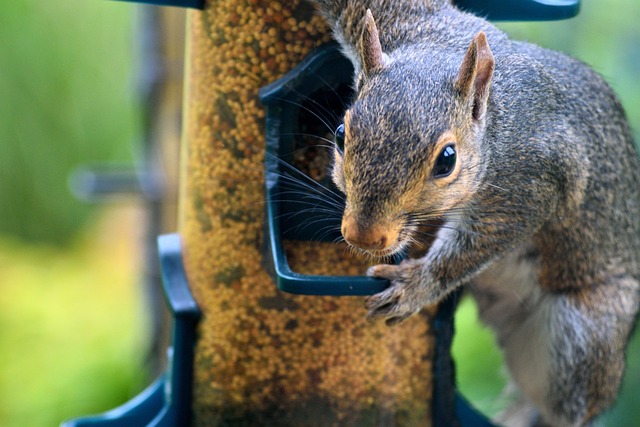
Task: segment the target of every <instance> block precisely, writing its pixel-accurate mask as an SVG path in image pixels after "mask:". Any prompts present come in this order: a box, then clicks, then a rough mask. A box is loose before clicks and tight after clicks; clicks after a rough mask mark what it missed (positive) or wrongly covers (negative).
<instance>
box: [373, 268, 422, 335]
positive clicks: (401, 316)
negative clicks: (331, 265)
mask: <svg viewBox="0 0 640 427" xmlns="http://www.w3.org/2000/svg"><path fill="white" fill-rule="evenodd" d="M421 271H422V268H421V265H420V263H419V262H416V261H403V262H402V264H400V265H387V264H382V265H376V266H374V267H371V268H369V270H368V271H367V275H368V276H373V277H380V278H383V279H387V280H389V281H390V282H391V286H389V287H388V288H387V289H385V290H384V291H382V292H380V293H377V294H375V295H372V296H370V297H367V299H366V300H365V305H366V307H367V309H368V310H369V312H368V313H367V319H369V320H374V319H385V321H386V323H387V325H389V326H392V325H396V324H398V323H400V322H403V321H404V320H406V319H407V318H409V317H411V316H412V315H414V314H416V313H417V312H419V311H420V310H421V309H422V307H423V306H424V305H426V304H427V303H429V301H428V298H427V295H426V292H425V290H426V287H427V286H428V284H427V283H421V282H423V278H422V277H421V276H422V275H421Z"/></svg>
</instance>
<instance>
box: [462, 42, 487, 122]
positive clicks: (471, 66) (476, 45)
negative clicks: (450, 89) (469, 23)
mask: <svg viewBox="0 0 640 427" xmlns="http://www.w3.org/2000/svg"><path fill="white" fill-rule="evenodd" d="M494 66H495V62H494V60H493V53H491V49H490V48H489V43H488V42H487V36H486V35H485V33H484V32H483V31H480V32H479V33H478V34H477V35H476V36H475V37H474V38H473V41H471V44H470V45H469V49H467V53H466V55H465V57H464V60H463V61H462V65H461V66H460V70H459V71H458V77H457V78H456V89H457V90H458V92H459V93H460V94H461V95H462V96H463V97H467V96H473V118H474V119H475V120H478V119H480V118H482V116H483V115H484V113H485V111H486V110H487V99H488V98H489V87H490V86H491V77H492V76H493V69H494Z"/></svg>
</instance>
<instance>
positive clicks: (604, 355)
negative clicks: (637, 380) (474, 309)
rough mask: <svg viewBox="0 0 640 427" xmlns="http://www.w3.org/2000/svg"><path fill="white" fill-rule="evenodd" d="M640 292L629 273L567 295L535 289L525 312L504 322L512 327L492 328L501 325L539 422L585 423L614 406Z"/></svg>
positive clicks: (511, 364) (515, 373)
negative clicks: (628, 277)
mask: <svg viewBox="0 0 640 427" xmlns="http://www.w3.org/2000/svg"><path fill="white" fill-rule="evenodd" d="M636 292H637V283H636V282H635V281H634V280H632V279H627V278H616V279H612V280H610V281H607V282H605V283H601V284H599V285H598V286H592V287H585V288H582V289H576V290H572V291H567V292H559V293H548V292H544V291H540V292H534V293H533V294H532V295H533V297H532V298H531V299H529V300H526V299H525V300H523V301H526V306H521V308H522V312H523V313H524V314H525V315H524V316H515V317H513V318H512V320H513V321H514V322H513V323H512V324H506V323H505V324H504V326H503V327H504V328H508V331H507V332H505V331H506V330H507V329H505V330H501V329H500V326H499V325H498V324H495V323H494V324H493V325H492V326H494V327H496V326H498V328H497V330H496V332H497V334H498V340H499V342H500V345H501V346H502V347H503V349H504V354H505V361H506V363H507V366H508V368H509V371H510V373H511V375H512V378H513V380H514V381H515V383H516V384H517V385H518V387H519V389H520V390H521V391H522V393H523V395H524V396H525V397H526V398H527V400H529V401H531V402H533V404H534V405H535V406H536V407H537V409H538V411H539V412H540V415H541V416H540V419H539V420H538V421H537V422H538V424H536V423H535V422H534V421H532V422H533V423H534V424H533V425H548V426H584V425H587V424H588V423H589V422H591V421H592V420H593V418H594V417H596V416H597V415H599V414H600V413H601V412H602V411H604V410H605V409H606V408H607V407H608V406H609V405H610V404H611V403H612V401H613V400H614V399H615V397H616V395H617V392H618V388H619V385H620V381H621V378H622V373H623V370H624V351H625V346H626V342H627V341H628V335H629V333H630V331H631V329H632V326H633V323H634V315H633V313H634V312H635V309H636V302H635V299H636V298H635V294H636ZM603 301H610V302H612V304H603ZM517 422H519V421H516V420H511V424H510V423H509V422H508V423H506V424H505V425H507V426H509V425H520V424H517ZM514 423H515V424H514Z"/></svg>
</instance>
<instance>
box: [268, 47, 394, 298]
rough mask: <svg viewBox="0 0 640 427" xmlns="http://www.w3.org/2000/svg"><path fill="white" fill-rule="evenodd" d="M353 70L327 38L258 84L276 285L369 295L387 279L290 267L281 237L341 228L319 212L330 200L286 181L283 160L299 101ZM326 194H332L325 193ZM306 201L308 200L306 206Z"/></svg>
mask: <svg viewBox="0 0 640 427" xmlns="http://www.w3.org/2000/svg"><path fill="white" fill-rule="evenodd" d="M352 76H353V67H352V65H351V63H350V62H349V61H348V60H347V59H346V58H345V57H344V56H343V55H342V54H341V53H340V52H339V49H338V47H337V45H335V44H331V45H326V46H323V47H320V48H319V49H317V50H316V51H315V52H314V53H312V54H311V55H310V56H308V57H307V58H306V59H305V60H304V61H303V62H302V63H300V64H299V65H298V66H297V67H295V68H294V69H293V70H291V71H290V72H289V73H287V74H286V75H285V76H284V77H282V78H281V79H279V80H277V81H276V82H274V83H272V84H270V85H269V86H266V87H264V88H262V89H261V90H260V99H261V101H262V103H263V104H264V105H265V106H266V132H267V135H266V159H265V184H266V189H265V190H266V201H267V203H266V206H267V212H266V216H267V229H266V231H265V235H266V239H265V240H266V242H267V248H266V256H265V261H266V263H267V264H268V265H267V268H268V269H269V270H270V271H271V273H272V275H273V276H274V279H275V281H276V284H277V286H278V288H279V289H280V290H282V291H285V292H290V293H294V294H304V295H336V296H338V295H371V294H375V293H378V292H381V291H382V290H384V289H385V288H386V287H387V286H388V285H389V283H388V281H386V280H383V279H376V278H370V277H365V276H357V277H352V276H316V275H306V274H300V273H297V272H294V271H292V270H291V268H290V267H289V263H288V262H287V259H286V256H285V253H284V249H283V246H282V240H283V238H285V239H297V240H318V239H314V233H316V232H317V230H318V229H319V228H323V227H329V228H333V229H335V230H336V231H337V230H339V228H340V219H339V218H326V215H324V214H323V212H325V211H326V210H327V209H331V206H328V205H323V202H322V201H318V200H315V199H314V198H313V197H314V194H313V192H311V193H309V194H305V193H303V192H301V189H300V188H299V187H297V188H296V187H291V184H290V181H291V180H290V179H289V178H288V174H291V173H295V172H294V171H292V169H291V167H290V166H288V162H289V161H290V158H291V153H292V151H293V135H294V134H296V133H299V130H298V129H297V127H296V126H297V123H298V121H299V116H300V114H301V112H302V111H301V110H302V109H301V105H302V104H303V103H304V102H305V101H306V100H308V99H309V97H310V96H311V95H312V94H313V93H315V92H317V91H319V90H322V89H328V88H331V89H333V90H335V89H334V88H337V87H339V86H340V85H344V84H346V85H350V84H351V81H352ZM345 96H349V94H345ZM341 115H342V112H341V111H336V114H335V116H336V117H341ZM327 191H329V190H327ZM327 196H329V197H330V196H331V195H330V194H329V193H327ZM334 199H335V197H334ZM337 202H339V201H337ZM310 205H313V207H312V208H311V209H310V208H309V206H310ZM314 209H315V213H314ZM302 212H304V214H302ZM308 224H313V227H312V228H313V229H309V227H308V226H307V225H308ZM335 238H336V235H335V234H331V233H329V234H328V235H327V236H326V237H325V239H324V240H329V241H331V240H334V239H335Z"/></svg>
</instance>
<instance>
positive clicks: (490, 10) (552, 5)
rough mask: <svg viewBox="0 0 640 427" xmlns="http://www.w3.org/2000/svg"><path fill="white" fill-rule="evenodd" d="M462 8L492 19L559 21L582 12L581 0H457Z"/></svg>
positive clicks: (457, 4)
mask: <svg viewBox="0 0 640 427" xmlns="http://www.w3.org/2000/svg"><path fill="white" fill-rule="evenodd" d="M454 3H455V4H456V6H458V7H459V8H460V9H463V10H466V11H468V12H471V13H474V14H476V15H479V16H482V17H485V18H487V19H489V20H491V21H557V20H560V19H568V18H573V17H574V16H576V15H577V14H578V13H579V12H580V0H455V1H454Z"/></svg>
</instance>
